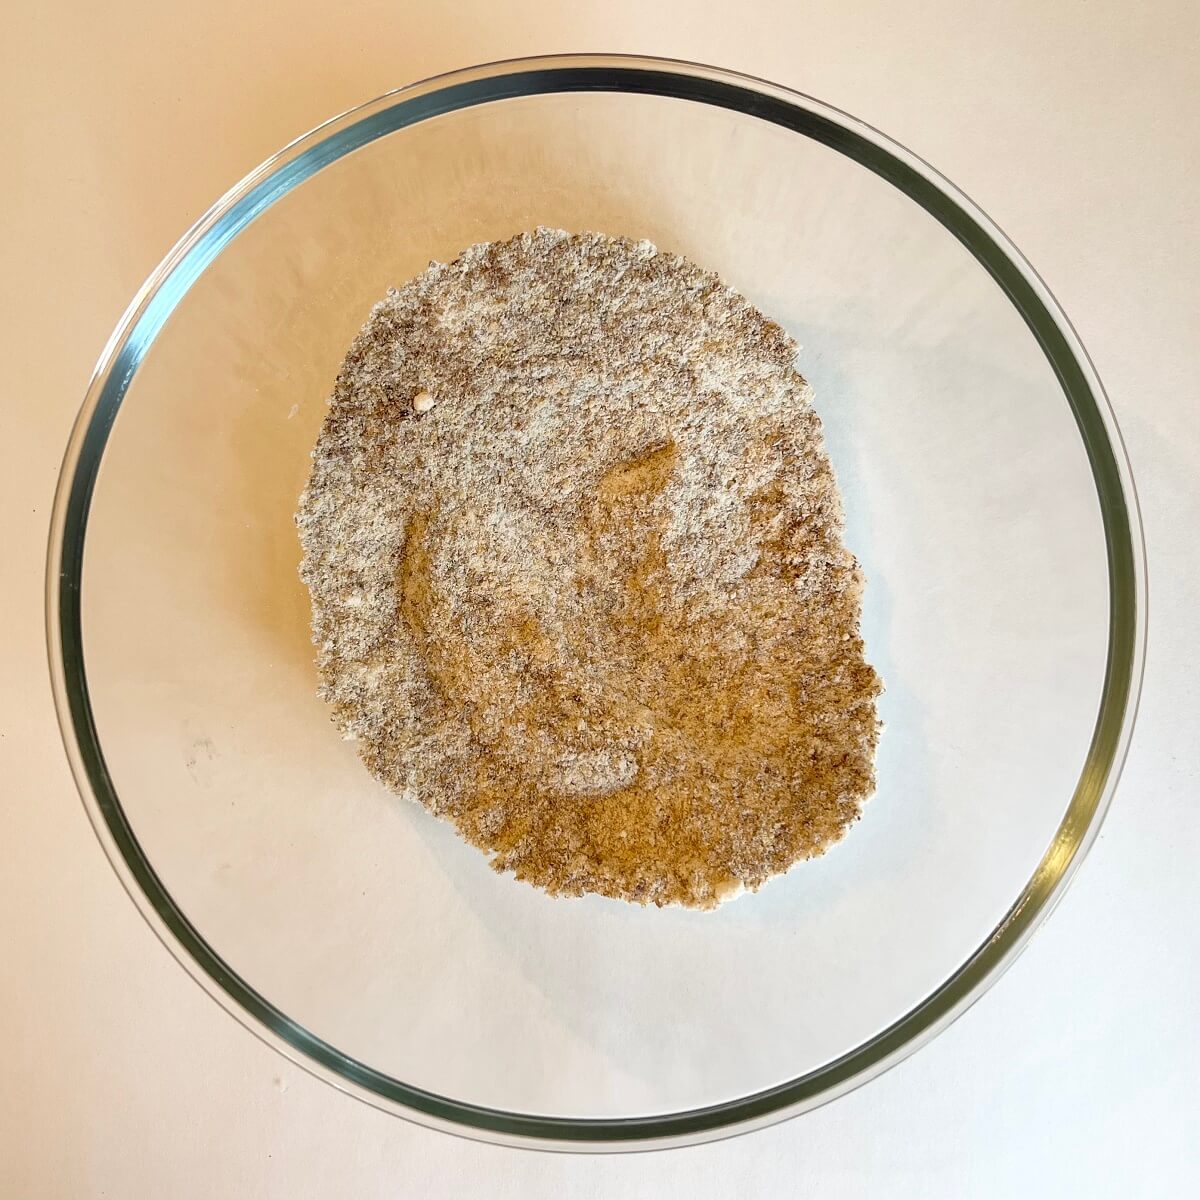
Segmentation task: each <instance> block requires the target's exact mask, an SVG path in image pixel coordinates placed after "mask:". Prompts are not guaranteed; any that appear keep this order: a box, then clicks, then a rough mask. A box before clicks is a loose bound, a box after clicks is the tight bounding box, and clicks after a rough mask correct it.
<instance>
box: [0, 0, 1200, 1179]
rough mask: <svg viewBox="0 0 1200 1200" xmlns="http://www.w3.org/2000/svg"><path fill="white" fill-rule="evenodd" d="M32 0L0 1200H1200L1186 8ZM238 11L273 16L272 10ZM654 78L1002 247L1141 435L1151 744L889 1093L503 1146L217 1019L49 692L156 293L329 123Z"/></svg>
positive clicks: (16, 377)
mask: <svg viewBox="0 0 1200 1200" xmlns="http://www.w3.org/2000/svg"><path fill="white" fill-rule="evenodd" d="M441 7H442V6H438V5H432V4H430V3H428V2H427V0H426V2H425V3H414V2H412V0H375V2H371V0H346V2H345V3H342V4H339V5H330V4H318V3H315V2H314V0H293V2H291V3H288V2H287V0H278V2H276V3H274V4H269V5H268V4H253V3H250V4H246V3H244V2H235V0H208V2H206V3H202V4H197V5H192V6H188V7H187V8H186V9H182V8H181V9H177V8H176V6H174V5H169V4H162V3H157V4H155V3H147V2H144V0H139V2H130V0H113V2H112V3H108V4H105V5H89V4H84V3H82V2H81V0H47V2H46V3H43V4H38V5H35V4H33V3H32V2H31V0H19V2H18V3H16V4H15V5H12V6H9V9H8V11H7V12H6V17H5V33H4V36H3V38H2V39H0V65H2V66H3V70H0V97H2V100H3V108H2V111H3V114H4V115H3V117H2V118H0V162H3V164H4V172H3V177H4V184H3V187H2V188H0V195H2V196H3V200H2V202H0V212H2V213H3V217H4V220H3V222H2V223H0V268H2V269H3V286H2V287H0V305H2V306H3V320H2V321H0V348H2V350H3V360H2V361H3V362H4V364H5V379H6V384H5V386H4V389H3V394H2V398H0V406H2V407H0V420H2V423H3V424H2V428H3V438H2V439H0V521H2V522H3V530H2V532H0V548H2V553H0V585H2V586H0V629H2V631H3V632H2V635H0V816H2V818H3V835H2V836H3V846H4V869H3V870H2V871H0V955H2V961H3V964H4V966H3V972H2V974H3V983H2V984H0V1036H2V1037H3V1047H4V1053H3V1060H2V1061H3V1067H2V1068H0V1076H2V1085H0V1196H3V1197H6V1198H7V1197H12V1198H14V1200H25V1198H26V1197H30V1198H33V1197H37V1198H41V1197H48V1198H59V1197H63V1198H66V1197H71V1198H74V1197H102V1196H103V1197H122V1198H126V1197H128V1198H141V1197H154V1198H158V1197H172V1198H180V1200H191V1198H193V1197H230V1196H254V1197H258V1196H263V1197H288V1198H289V1200H292V1198H299V1197H309V1196H313V1197H316V1196H353V1197H355V1198H356V1200H367V1198H369V1197H384V1196H387V1197H398V1196H413V1197H442V1196H445V1197H461V1196H485V1195H486V1196H493V1195H494V1196H500V1197H508V1196H512V1197H518V1196H519V1197H568V1196H569V1197H592V1196H620V1197H622V1198H625V1197H641V1196H646V1197H655V1198H656V1200H658V1198H662V1200H668V1198H670V1197H677V1196H678V1197H684V1196H686V1197H726V1196H730V1195H740V1196H784V1195H786V1196H793V1195H809V1194H813V1195H820V1196H822V1197H858V1196H864V1197H866V1196H869V1197H887V1198H889V1200H898V1198H903V1197H907V1196H912V1197H929V1196H954V1197H960V1196H961V1197H1010V1196H1039V1197H1040V1196H1086V1197H1109V1196H1112V1197H1133V1196H1138V1197H1142V1196H1150V1197H1159V1196H1162V1197H1177V1196H1179V1197H1181V1196H1184V1195H1194V1194H1198V1193H1200V1130H1198V1128H1197V1127H1198V1125H1200V1032H1198V1028H1200V1021H1198V1019H1197V1018H1198V1017H1200V934H1198V929H1200V803H1198V802H1200V721H1198V720H1197V715H1196V714H1197V706H1198V702H1200V688H1198V687H1197V683H1196V679H1197V673H1198V670H1200V619H1198V618H1197V612H1196V608H1197V598H1198V597H1200V554H1198V550H1200V545H1198V543H1200V393H1198V388H1197V379H1198V378H1200V205H1198V202H1197V195H1198V193H1200V133H1198V132H1197V129H1198V127H1200V9H1197V7H1196V6H1195V5H1193V4H1191V3H1189V2H1188V0H1157V2H1155V3H1149V4H1134V3H1132V0H1124V2H1118V0H1092V2H1085V0H1054V2H1052V3H1048V4H1047V3H1041V2H1034V0H1020V2H1017V3H996V2H995V0H992V2H990V3H987V2H978V0H967V2H956V0H925V2H924V3H921V4H917V5H903V4H892V3H885V2H884V0H865V2H864V0H857V2H855V0H848V2H846V3H842V4H826V3H821V4H804V3H800V2H798V0H786V2H778V3H775V2H770V3H767V2H761V0H760V2H755V0H748V2H747V3H744V4H733V5H726V6H719V5H712V6H705V5H700V4H687V3H680V2H661V0H660V2H655V0H605V2H604V3H601V2H600V0H581V2H579V3H576V4H572V5H567V4H552V3H549V2H547V0H542V2H540V3H539V2H537V0H523V2H518V3H512V4H507V5H506V4H493V3H486V2H483V0H458V2H457V3H455V4H454V5H449V6H446V7H445V11H437V10H440V9H441ZM244 9H249V10H254V11H249V12H247V11H243V10H244ZM570 49H574V50H582V49H590V50H626V51H637V52H642V53H649V54H664V55H670V56H673V57H682V58H692V59H698V60H702V61H710V62H714V63H719V64H721V65H725V66H730V67H734V68H739V69H742V70H746V71H749V72H752V73H754V74H758V75H763V76H766V77H768V78H771V79H775V80H777V81H779V82H781V83H786V84H790V85H792V86H795V87H798V88H800V89H801V90H803V91H806V92H809V93H812V94H814V95H816V96H819V97H821V98H822V99H824V100H827V101H829V102H831V103H833V104H835V105H837V106H839V107H841V108H844V109H847V110H849V111H850V112H853V113H855V114H856V115H858V116H860V117H862V118H864V119H866V120H867V121H870V122H871V123H872V124H875V125H877V126H879V127H881V128H883V129H884V130H885V131H887V132H889V133H891V134H892V135H893V136H895V137H897V138H899V139H900V140H901V141H903V142H904V143H906V144H907V145H909V146H910V147H912V148H913V149H915V150H916V151H917V152H918V153H920V154H921V155H923V156H924V157H925V158H927V159H929V160H930V161H931V162H933V163H934V164H935V165H936V166H937V167H939V168H940V169H941V170H942V171H944V172H945V173H946V174H947V175H949V176H950V178H951V179H953V180H954V181H955V182H956V183H958V184H959V185H960V186H961V187H963V188H964V189H965V190H966V191H967V193H968V194H970V195H971V196H972V197H973V198H974V199H975V200H976V201H978V202H979V203H980V204H982V206H983V207H984V208H985V209H986V210H987V211H988V212H989V213H990V214H991V215H992V216H993V217H994V218H995V219H996V220H997V221H998V222H999V224H1000V225H1001V226H1002V227H1003V228H1004V229H1005V230H1006V231H1007V232H1008V233H1009V234H1010V235H1011V236H1012V237H1013V238H1014V240H1015V241H1016V242H1017V244H1018V245H1019V246H1020V247H1021V248H1022V249H1023V250H1024V252H1025V253H1026V254H1027V255H1028V257H1029V258H1030V259H1031V261H1032V262H1033V263H1034V265H1035V266H1036V267H1037V268H1038V270H1039V271H1040V272H1041V273H1042V274H1043V276H1044V277H1045V279H1046V280H1047V282H1048V283H1049V284H1050V286H1051V288H1052V289H1053V290H1054V291H1055V292H1056V294H1057V296H1058V298H1059V300H1060V301H1061V302H1062V304H1063V306H1064V307H1065V308H1066V310H1067V312H1068V313H1069V314H1070V316H1071V318H1072V320H1073V321H1074V322H1075V324H1076V327H1077V328H1078V330H1079V332H1080V334H1081V336H1082V337H1083V340H1084V342H1085V343H1086V345H1087V346H1088V348H1089V350H1090V351H1091V353H1092V356H1093V358H1094V359H1095V361H1096V364H1097V367H1098V368H1099V371H1100V374H1101V376H1102V377H1103V378H1104V380H1105V383H1106V385H1107V387H1108V390H1109V393H1110V395H1111V397H1112V400H1113V404H1114V406H1115V407H1116V410H1117V414H1118V418H1119V419H1120V421H1121V423H1122V427H1123V430H1124V433H1125V436H1126V440H1127V443H1128V448H1129V453H1130V456H1131V458H1132V461H1133V466H1134V472H1135V475H1136V478H1137V481H1138V486H1139V489H1140V493H1141V499H1142V504H1143V509H1144V519H1145V523H1146V534H1147V542H1148V547H1149V556H1150V580H1151V583H1150V592H1151V617H1150V651H1149V660H1148V667H1147V674H1146V685H1145V691H1144V695H1143V700H1142V711H1141V718H1140V722H1139V725H1138V729H1137V732H1136V734H1135V737H1134V744H1133V751H1132V754H1131V757H1130V761H1129V764H1128V766H1127V769H1126V771H1125V776H1124V779H1123V782H1122V784H1121V787H1120V789H1119V791H1118V794H1117V800H1116V802H1115V805H1114V807H1113V809H1112V811H1111V814H1110V815H1109V818H1108V821H1107V823H1106V825H1105V827H1104V831H1103V833H1102V835H1101V837H1100V839H1099V841H1098V843H1097V845H1096V847H1095V848H1094V850H1093V851H1092V853H1091V856H1090V858H1089V860H1088V862H1087V864H1086V865H1085V867H1084V869H1083V870H1082V872H1081V873H1080V875H1079V877H1078V878H1077V880H1076V882H1075V884H1074V885H1073V887H1072V889H1071V891H1070V893H1069V894H1068V896H1067V898H1066V899H1065V900H1064V901H1063V903H1062V904H1061V905H1060V906H1059V908H1058V909H1057V911H1056V912H1055V914H1054V915H1053V917H1052V918H1051V920H1050V921H1049V923H1048V924H1047V925H1046V926H1045V928H1044V929H1043V930H1042V931H1041V932H1040V933H1039V934H1038V935H1037V937H1036V938H1035V939H1034V941H1033V943H1032V945H1031V946H1030V948H1029V949H1028V950H1027V951H1026V953H1025V954H1024V955H1023V956H1022V957H1021V959H1020V960H1019V961H1018V963H1017V964H1016V965H1015V966H1014V967H1013V968H1012V970H1011V971H1010V972H1009V973H1008V974H1007V975H1006V976H1005V977H1004V978H1003V979H1002V980H1001V981H1000V982H999V983H998V984H997V985H996V987H995V988H994V989H993V990H992V991H990V992H989V993H988V994H987V996H986V997H984V999H983V1000H982V1001H981V1002H980V1003H979V1004H977V1005H976V1006H975V1007H974V1008H973V1009H972V1010H971V1011H970V1012H969V1013H968V1014H967V1015H966V1016H965V1017H963V1018H962V1019H961V1020H960V1021H959V1022H958V1023H957V1024H956V1025H955V1026H953V1027H952V1028H951V1029H950V1030H949V1031H948V1032H946V1033H944V1034H943V1035H942V1036H941V1037H940V1038H938V1039H937V1040H936V1041H935V1042H934V1043H933V1044H932V1045H931V1046H929V1047H927V1048H926V1049H924V1050H922V1051H920V1052H919V1053H918V1054H916V1055H915V1056H914V1057H913V1058H911V1059H909V1060H908V1061H907V1062H905V1063H903V1064H902V1065H901V1066H899V1067H898V1068H896V1069H895V1070H893V1071H891V1072H890V1073H889V1074H887V1075H886V1076H884V1077H883V1078H881V1079H879V1080H876V1081H875V1082H873V1083H871V1084H869V1085H867V1086H866V1087H865V1088H862V1089H860V1090H859V1091H857V1092H855V1093H854V1094H852V1095H850V1096H848V1097H845V1098H843V1099H841V1100H839V1101H837V1102H835V1103H833V1104H831V1105H828V1106H826V1107H825V1108H822V1109H820V1110H818V1111H817V1112H814V1113H811V1114H809V1115H806V1116H804V1117H801V1118H799V1119H797V1120H794V1121H791V1122H787V1123H784V1124H782V1125H779V1126H776V1127H774V1128H772V1129H770V1130H767V1131H764V1132H760V1133H756V1134H752V1135H749V1136H746V1137H742V1138H737V1139H734V1140H731V1141H726V1142H723V1143H718V1144H714V1145H709V1146H705V1147H700V1148H696V1149H689V1150H676V1151H668V1152H660V1153H656V1154H651V1155H635V1156H609V1157H592V1156H565V1155H546V1154H536V1153H532V1152H528V1151H513V1150H504V1149H498V1148H494V1147H490V1146H485V1145H479V1144H475V1143H471V1142H467V1141H464V1140H461V1139H458V1138H452V1137H449V1136H446V1135H442V1134H436V1133H432V1132H428V1131H425V1130H423V1129H420V1128H417V1127H416V1126H413V1125H410V1124H407V1123H405V1122H403V1121H400V1120H397V1119H396V1118H393V1117H389V1116H386V1115H384V1114H383V1113H380V1112H377V1111H375V1110H373V1109H371V1108H368V1107H367V1106H365V1105H363V1104H361V1103H359V1102H357V1101H354V1100H351V1099H349V1098H348V1097H346V1096H343V1095H342V1094H340V1093H338V1092H336V1091H335V1090H334V1089H332V1088H330V1087H328V1086H327V1085H325V1084H323V1083H320V1082H318V1081H317V1080H315V1079H313V1078H311V1077H310V1076H308V1075H307V1074H306V1073H305V1072H304V1071H303V1070H301V1069H300V1068H298V1067H296V1066H293V1065H292V1064H291V1063H289V1062H287V1061H285V1060H284V1059H282V1058H280V1057H279V1056H278V1055H276V1054H275V1053H274V1052H273V1051H271V1050H269V1049H267V1048H266V1047H265V1046H264V1045H262V1044H261V1043H260V1042H259V1041H257V1040H256V1039H255V1038H254V1037H253V1036H252V1035H251V1034H249V1033H248V1032H247V1031H246V1030H245V1029H243V1028H242V1027H241V1026H240V1025H238V1024H237V1023H236V1022H235V1021H234V1020H232V1019H231V1018H230V1017H229V1016H227V1015H226V1014H225V1013H224V1012H223V1011H222V1010H221V1009H220V1008H219V1007H218V1006H217V1005H216V1004H214V1003H213V1002H212V1001H211V1000H210V999H208V998H207V997H206V996H205V995H204V994H203V993H202V992H201V990H200V989H199V988H198V987H197V986H196V985H195V984H194V983H193V982H192V981H191V979H190V978H189V977H188V976H187V975H186V973H185V972H184V971H183V970H182V969H181V968H180V967H179V966H178V965H177V964H176V963H175V962H174V961H173V959H172V958H171V957H170V955H169V954H168V953H167V952H166V951H165V950H164V949H163V948H162V946H161V945H160V944H159V943H158V942H157V940H156V939H155V937H154V935H153V934H152V933H151V931H150V930H149V928H147V926H146V925H145V924H144V923H143V921H142V919H141V918H140V917H139V916H138V915H137V913H136V911H135V909H134V907H133V905H132V904H131V903H130V901H129V900H128V898H127V897H126V896H125V894H124V893H123V891H122V889H121V886H120V885H119V883H118V882H117V879H116V877H115V875H114V874H113V873H112V871H111V869H110V868H109V866H108V864H107V862H106V861H105V859H104V856H103V854H102V853H101V851H100V848H99V846H98V844H97V842H96V840H95V838H94V836H93V834H92V832H91V829H90V827H89V825H88V823H87V820H86V818H85V816H84V813H83V809H82V807H81V805H80V803H79V801H78V799H77V797H76V795H75V791H74V788H73V786H72V783H71V780H70V777H69V775H68V772H67V768H66V764H65V761H64V759H63V756H62V753H61V750H60V745H59V740H58V734H57V730H56V727H55V722H54V716H53V709H52V705H51V701H50V694H49V686H48V683H47V678H46V670H45V667H44V651H43V633H42V560H43V553H44V544H45V532H46V528H45V527H46V521H47V517H48V513H49V507H50V500H51V494H52V490H53V487H54V483H55V479H56V476H57V471H58V463H59V457H60V454H61V450H62V446H63V443H64V441H65V439H66V435H67V430H68V427H69V425H70V422H71V420H72V418H73V417H74V414H75V411H76V408H77V406H78V404H79V401H80V399H81V397H82V393H83V389H84V385H85V383H86V381H87V377H88V375H89V372H90V370H91V367H92V364H93V362H94V361H95V358H96V356H97V354H98V352H99V350H100V348H101V346H102V345H103V342H104V340H105V338H106V337H107V335H108V333H109V331H110V329H111V327H112V326H113V325H114V324H115V322H116V320H117V318H118V317H119V316H120V314H121V311H122V310H123V308H124V306H125V304H126V302H127V301H128V299H129V297H130V296H131V295H132V293H133V292H134V290H135V289H136V288H137V286H138V285H139V284H140V282H141V281H142V279H143V278H144V276H145V275H146V274H147V273H148V272H149V271H150V270H151V268H152V267H153V266H154V265H155V263H156V262H157V260H158V259H159V257H160V256H161V255H162V254H163V253H164V252H165V250H166V249H167V248H168V247H169V246H170V245H171V243H172V242H173V241H174V240H175V238H176V237H177V236H178V235H179V234H180V233H181V232H182V231H183V230H184V229H185V228H186V227H187V226H188V225H189V224H190V223H191V222H192V221H193V220H194V219H195V218H196V217H197V216H198V215H199V214H200V213H201V212H202V211H203V210H204V209H205V208H206V207H207V206H208V205H209V204H210V203H211V201H212V200H213V199H215V197H216V196H218V195H219V194H220V193H221V192H222V191H223V190H224V189H225V188H226V187H227V186H228V185H229V184H231V183H232V182H234V181H235V180H236V179H238V178H239V177H240V176H241V175H242V174H243V173H244V172H245V171H247V170H248V169H249V168H251V167H253V166H254V165H255V164H257V163H258V162H259V161H260V160H261V159H263V158H265V157H266V156H267V155H268V154H270V153H271V152H272V151H274V150H275V149H277V148H278V147H279V146H280V145H282V144H283V143H284V142H286V141H288V140H289V139H290V138H292V137H293V136H295V135H296V134H298V133H301V132H303V131H304V130H306V129H308V128H309V127H310V126H312V125H314V124H316V123H317V122H318V121H320V120H322V119H323V118H325V117H327V116H330V115H332V114H333V113H336V112H338V111H340V110H342V109H344V108H347V107H349V106H350V105H352V104H354V103H357V102H358V101H360V100H364V99H367V98H369V97H371V96H374V95H376V94H377V93H379V92H382V91H385V90H387V89H388V88H390V87H394V86H397V85H399V84H401V83H404V82H406V81H409V80H411V79H415V78H419V77H422V76H426V75H430V74H433V73H435V72H438V71H442V70H445V69H449V68H451V67H454V66H459V65H464V64H467V63H471V62H476V61H481V60H485V59H495V58H502V57H509V56H513V55H519V54H531V53H542V52H550V51H556V50H570Z"/></svg>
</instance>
